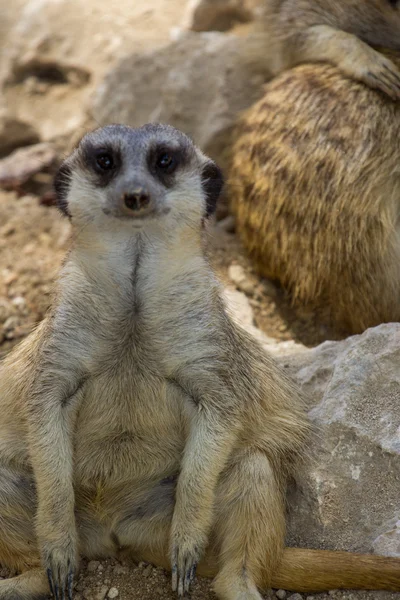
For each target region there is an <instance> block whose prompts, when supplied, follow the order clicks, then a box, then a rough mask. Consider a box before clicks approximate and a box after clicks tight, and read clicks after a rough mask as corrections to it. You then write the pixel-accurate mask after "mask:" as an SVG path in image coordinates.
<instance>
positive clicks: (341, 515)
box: [228, 292, 400, 557]
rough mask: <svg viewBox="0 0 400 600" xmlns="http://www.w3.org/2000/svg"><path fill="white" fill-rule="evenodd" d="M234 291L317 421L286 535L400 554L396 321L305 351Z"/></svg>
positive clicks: (304, 542)
mask: <svg viewBox="0 0 400 600" xmlns="http://www.w3.org/2000/svg"><path fill="white" fill-rule="evenodd" d="M235 293H236V296H235V297H233V296H232V295H231V298H230V300H231V301H230V302H229V310H230V311H231V313H232V314H233V316H234V318H236V321H237V322H238V323H239V324H240V325H241V326H243V327H244V328H245V329H247V330H248V331H249V332H250V333H252V334H254V335H256V336H257V338H258V339H259V340H260V341H261V342H262V343H263V345H264V347H265V349H266V350H267V351H269V352H270V353H271V354H273V355H274V356H275V358H276V359H277V360H278V362H279V363H280V365H281V366H282V367H283V368H284V370H285V371H286V372H287V373H288V374H289V375H291V376H292V377H293V378H294V379H296V380H297V381H298V383H299V384H300V386H301V388H302V390H303V392H304V393H305V396H306V398H307V401H308V403H309V404H308V408H309V416H310V419H311V421H312V422H313V424H314V426H315V434H314V436H313V439H312V440H311V441H310V447H309V460H308V461H307V462H306V465H305V468H304V469H303V471H302V473H301V474H300V476H299V478H298V481H297V485H296V486H293V488H292V489H291V490H290V493H289V501H290V506H291V511H290V518H289V543H290V544H292V545H295V546H300V547H305V546H307V547H312V548H330V549H338V550H339V549H340V550H351V551H354V552H357V551H358V552H371V551H375V552H376V553H379V554H384V555H389V556H396V557H400V494H399V489H400V368H399V365H400V324H399V323H389V324H385V325H380V326H379V327H375V328H372V329H368V330H367V331H365V332H364V333H363V334H362V335H356V336H352V337H350V338H348V339H346V340H343V341H340V342H325V343H323V344H321V345H320V346H318V347H317V348H313V349H308V348H305V347H304V346H302V345H300V344H294V342H278V341H277V340H274V339H272V338H268V337H266V336H264V334H262V332H260V331H259V330H257V328H256V327H255V326H254V324H253V322H252V320H251V318H250V315H251V310H249V309H248V308H247V309H246V310H245V308H244V306H245V302H244V299H243V296H244V294H242V295H241V299H240V303H241V304H240V310H238V309H237V307H238V305H239V302H238V296H237V294H240V292H235ZM228 301H229V298H228ZM246 306H247V305H246ZM250 309H251V307H250ZM235 311H237V312H236V313H235ZM243 315H246V318H244V317H243Z"/></svg>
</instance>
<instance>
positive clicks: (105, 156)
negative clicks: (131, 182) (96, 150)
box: [96, 152, 115, 171]
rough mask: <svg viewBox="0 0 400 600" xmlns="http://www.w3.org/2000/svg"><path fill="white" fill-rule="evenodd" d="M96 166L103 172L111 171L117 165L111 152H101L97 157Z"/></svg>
mask: <svg viewBox="0 0 400 600" xmlns="http://www.w3.org/2000/svg"><path fill="white" fill-rule="evenodd" d="M96 166H97V167H98V168H99V169H100V170H101V171H110V170H111V169H113V168H114V166H115V163H114V159H113V156H112V154H110V152H101V153H100V154H98V155H97V156H96Z"/></svg>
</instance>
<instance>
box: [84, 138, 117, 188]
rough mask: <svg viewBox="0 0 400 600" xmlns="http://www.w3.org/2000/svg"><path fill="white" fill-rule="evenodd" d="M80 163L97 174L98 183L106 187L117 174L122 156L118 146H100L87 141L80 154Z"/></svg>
mask: <svg viewBox="0 0 400 600" xmlns="http://www.w3.org/2000/svg"><path fill="white" fill-rule="evenodd" d="M80 164H81V166H82V167H83V168H85V169H86V170H89V171H90V172H92V173H94V174H95V175H96V185H99V186H100V187H105V186H106V185H107V184H108V183H109V182H110V181H111V180H112V179H113V177H114V176H115V175H116V174H117V172H118V170H119V167H120V165H121V156H120V152H119V150H118V148H112V147H107V146H100V147H99V146H94V145H93V144H90V143H88V142H86V143H85V144H84V145H83V148H82V152H81V155H80Z"/></svg>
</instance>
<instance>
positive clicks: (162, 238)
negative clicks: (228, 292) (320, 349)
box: [0, 124, 400, 600]
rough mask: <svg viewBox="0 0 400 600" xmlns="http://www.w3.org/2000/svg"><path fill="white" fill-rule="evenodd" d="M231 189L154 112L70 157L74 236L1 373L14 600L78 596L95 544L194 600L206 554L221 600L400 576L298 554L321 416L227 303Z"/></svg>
mask: <svg viewBox="0 0 400 600" xmlns="http://www.w3.org/2000/svg"><path fill="white" fill-rule="evenodd" d="M221 187H222V176H221V173H220V171H219V169H218V167H217V166H216V165H215V164H214V162H212V161H211V160H209V159H208V158H207V157H206V156H205V155H204V154H203V153H202V152H201V151H200V150H198V149H197V148H196V147H195V146H194V145H193V143H192V142H191V141H190V140H189V138H187V137H186V136H185V135H184V134H182V133H180V132H179V131H177V130H175V129H174V128H172V127H169V126H162V125H154V124H153V125H151V124H150V125H145V126H143V127H141V128H138V129H131V128H129V127H125V126H118V125H110V126H107V127H104V128H102V129H99V130H96V131H94V132H92V133H89V134H87V135H86V136H85V137H84V138H83V139H82V141H81V142H80V144H79V145H78V147H77V148H76V149H75V150H74V151H73V153H72V155H71V156H70V157H69V158H67V159H66V161H65V162H64V163H63V164H62V166H61V167H60V171H59V173H58V175H57V177H56V182H55V188H56V194H57V201H58V205H59V207H60V209H61V210H62V212H63V213H64V214H65V215H67V216H68V217H69V218H70V220H71V224H72V229H73V238H72V239H73V241H72V246H71V249H70V251H69V253H68V255H67V257H66V259H65V262H64V264H63V267H62V269H61V273H60V277H59V281H58V291H57V294H56V297H55V300H54V303H53V306H52V308H51V310H50V311H49V313H48V315H47V316H46V318H45V320H44V321H43V322H42V323H41V324H40V325H39V326H38V328H37V329H36V330H35V331H34V332H33V333H32V334H31V335H30V336H29V337H28V338H27V339H26V340H24V341H23V342H22V343H21V344H20V346H19V347H17V348H16V349H14V350H13V351H12V352H11V353H10V354H9V355H8V357H6V359H5V360H4V362H3V363H2V365H1V370H0V412H1V419H0V531H1V535H0V563H2V564H3V565H6V566H9V567H11V568H14V569H18V570H20V571H22V573H21V574H20V575H19V576H17V577H15V578H11V579H8V580H3V581H0V599H1V600H6V599H7V600H11V599H12V600H28V599H33V598H35V599H36V598H40V597H42V596H45V595H47V594H48V593H49V592H51V593H52V594H53V596H54V597H55V598H56V599H57V600H59V599H61V598H65V597H68V598H69V599H71V598H72V594H73V581H74V575H75V573H76V570H77V568H78V563H79V557H80V556H86V557H88V558H90V557H111V556H120V553H121V552H124V553H125V554H126V552H128V553H131V554H132V555H134V556H135V557H143V558H145V559H150V560H152V561H153V562H155V563H159V564H165V563H167V564H169V565H170V568H171V569H172V586H173V589H174V590H176V591H177V593H178V596H180V597H182V596H183V595H184V594H185V593H186V592H188V591H189V588H190V584H191V582H192V581H193V579H194V577H195V573H196V566H197V563H198V562H199V570H200V572H201V573H204V574H206V575H216V577H215V580H214V588H215V591H216V593H217V595H218V597H219V598H220V599H221V600H260V599H261V596H260V594H259V591H258V588H263V587H265V586H268V585H271V584H274V583H275V584H276V583H284V584H285V585H286V587H288V588H291V587H298V588H299V589H316V590H317V589H325V587H326V586H328V587H331V586H332V585H333V586H334V587H340V586H341V587H343V586H345V585H350V586H351V587H366V586H367V587H368V586H369V587H373V588H379V587H384V588H388V589H396V590H397V589H400V561H399V560H395V559H389V558H382V557H359V556H356V555H355V556H351V555H347V554H346V555H343V554H341V553H326V552H318V551H317V552H313V551H308V550H303V551H302V550H296V549H293V550H285V551H284V550H283V545H284V532H285V500H284V498H285V488H286V481H287V478H288V477H289V476H290V475H291V474H292V472H293V470H294V469H295V465H296V460H297V458H298V457H301V455H302V454H303V451H304V450H303V449H304V444H305V441H306V440H307V438H308V435H309V423H308V421H307V419H306V416H305V413H304V409H303V405H302V400H301V396H300V394H299V392H298V390H297V388H296V386H295V385H294V384H293V383H292V382H291V381H289V379H287V378H286V376H285V375H284V374H283V373H282V372H281V371H280V369H279V368H278V367H277V366H276V364H275V362H274V361H273V360H272V359H271V358H270V357H269V356H268V355H266V354H265V352H264V351H263V350H262V348H261V347H260V346H259V345H258V343H257V342H256V341H255V340H253V339H252V338H251V337H250V336H249V335H248V334H246V333H245V332H244V331H243V330H242V329H241V328H239V327H238V326H237V325H235V324H234V322H233V321H232V320H231V318H230V317H229V315H228V313H227V312H226V310H225V308H224V305H223V302H222V300H221V290H220V284H219V283H218V281H217V280H216V278H215V276H214V274H213V272H212V270H211V268H210V266H209V263H208V261H207V258H206V255H205V252H204V235H203V232H204V229H203V228H202V221H203V219H206V218H207V216H208V215H210V214H211V213H212V212H213V211H214V209H215V203H216V200H217V197H218V195H219V193H220V190H221ZM313 562H315V563H316V564H315V565H314V564H313V565H312V568H311V569H310V565H311V564H312V563H313ZM336 584H337V585H336Z"/></svg>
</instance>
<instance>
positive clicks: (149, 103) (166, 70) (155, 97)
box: [90, 32, 270, 163]
mask: <svg viewBox="0 0 400 600" xmlns="http://www.w3.org/2000/svg"><path fill="white" fill-rule="evenodd" d="M250 44H251V41H250V40H249V39H248V38H247V37H241V36H237V35H233V34H223V33H219V32H208V33H199V34H195V33H192V32H186V33H185V32H184V33H182V32H181V34H180V36H178V39H177V40H176V41H174V42H171V43H170V44H167V45H165V46H163V47H162V48H160V49H157V50H152V51H150V52H146V53H142V54H132V55H130V56H128V57H127V58H125V59H123V60H122V61H121V62H120V63H119V64H118V65H117V66H116V67H114V68H112V69H111V70H110V72H109V73H108V75H107V76H106V77H105V79H104V81H103V82H102V84H101V85H100V86H99V87H98V89H97V91H96V93H95V95H94V98H93V102H92V106H91V110H90V113H91V116H92V117H93V118H94V120H95V121H96V122H97V123H98V124H101V125H104V124H106V123H110V122H114V123H115V122H118V123H124V124H126V125H131V126H134V127H136V126H140V125H142V124H144V123H147V122H150V121H159V122H168V123H170V124H171V125H174V126H175V127H177V128H178V129H181V130H182V131H184V132H185V133H187V134H188V135H190V136H191V137H192V138H193V139H194V141H195V142H196V143H197V144H198V145H199V146H200V147H201V148H202V149H203V150H204V151H205V152H206V153H208V154H210V155H211V156H212V157H213V158H215V159H217V160H219V162H220V163H221V162H222V163H223V157H224V152H226V150H227V147H228V146H229V135H230V132H231V128H232V125H233V123H234V121H235V119H236V118H237V115H238V113H239V112H240V111H242V110H244V109H245V108H247V107H248V106H250V105H251V104H252V103H253V102H255V100H256V99H258V98H259V97H260V96H261V94H262V84H263V83H264V81H266V80H267V79H268V78H269V77H270V74H269V73H268V72H267V71H266V69H265V66H264V65H263V64H262V63H260V62H259V61H255V62H254V68H253V65H252V63H251V61H248V60H247V58H246V57H247V56H248V53H247V50H248V49H249V45H250Z"/></svg>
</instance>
